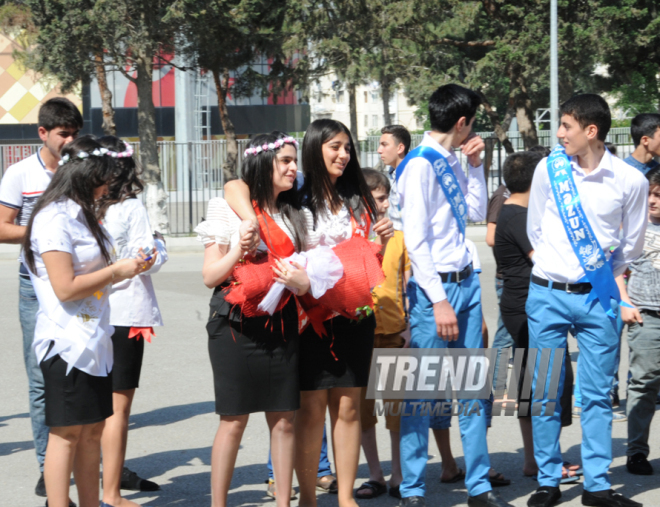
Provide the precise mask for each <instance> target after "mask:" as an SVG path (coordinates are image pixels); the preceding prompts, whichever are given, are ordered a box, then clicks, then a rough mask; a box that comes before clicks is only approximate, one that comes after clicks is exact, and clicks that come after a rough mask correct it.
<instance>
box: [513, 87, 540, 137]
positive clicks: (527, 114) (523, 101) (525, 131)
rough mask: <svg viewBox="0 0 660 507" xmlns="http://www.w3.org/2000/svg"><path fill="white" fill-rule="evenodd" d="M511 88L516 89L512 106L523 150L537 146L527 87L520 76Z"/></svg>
mask: <svg viewBox="0 0 660 507" xmlns="http://www.w3.org/2000/svg"><path fill="white" fill-rule="evenodd" d="M511 85H512V86H514V87H515V88H516V89H515V91H514V96H513V106H514V107H515V109H516V119H517V120H518V131H519V132H520V137H522V140H523V144H524V146H525V149H526V150H528V149H530V148H531V147H532V146H537V145H538V144H539V138H538V136H537V135H536V125H535V124H534V114H533V113H532V100H531V99H530V98H529V95H528V94H527V87H526V86H525V81H524V79H523V77H522V76H521V75H518V76H517V79H516V80H515V82H513V81H512V83H511Z"/></svg>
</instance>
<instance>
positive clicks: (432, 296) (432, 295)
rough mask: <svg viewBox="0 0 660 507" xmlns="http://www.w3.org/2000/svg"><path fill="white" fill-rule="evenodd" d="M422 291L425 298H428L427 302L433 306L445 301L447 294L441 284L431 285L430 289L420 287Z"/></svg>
mask: <svg viewBox="0 0 660 507" xmlns="http://www.w3.org/2000/svg"><path fill="white" fill-rule="evenodd" d="M422 290H423V291H424V292H425V293H426V297H427V298H429V301H430V302H431V303H433V304H436V303H440V302H441V301H444V300H445V299H447V293H446V292H445V288H444V287H443V286H442V282H440V283H439V284H438V283H433V284H432V285H431V286H430V287H422Z"/></svg>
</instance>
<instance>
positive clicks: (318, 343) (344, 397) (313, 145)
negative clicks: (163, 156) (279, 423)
mask: <svg viewBox="0 0 660 507" xmlns="http://www.w3.org/2000/svg"><path fill="white" fill-rule="evenodd" d="M303 172H304V176H305V182H304V185H303V188H302V195H303V203H304V205H305V206H306V207H307V208H308V209H309V210H310V211H311V213H312V216H313V217H314V224H313V230H314V231H315V232H316V233H317V234H318V235H319V236H320V239H319V241H320V245H325V246H330V247H333V246H335V245H338V244H340V243H342V242H344V241H347V240H349V239H351V237H353V236H356V235H357V236H363V237H365V238H368V237H369V236H370V230H371V229H373V232H374V233H376V234H378V235H381V236H383V237H386V238H389V237H391V236H392V235H393V234H394V229H393V227H392V222H391V221H390V220H389V219H387V218H384V219H382V220H380V221H379V222H377V223H376V222H375V216H376V204H375V203H374V200H373V197H372V196H371V192H370V191H369V188H368V186H367V184H366V182H365V181H364V176H363V175H362V171H361V170H360V164H359V162H358V160H357V153H356V151H355V146H354V144H353V140H352V139H351V135H350V132H349V131H348V129H347V128H346V126H345V125H344V124H342V123H340V122H338V121H335V120H325V119H324V120H317V121H315V122H313V123H312V124H311V125H310V126H309V128H308V129H307V132H306V133H305V138H304V140H303ZM236 187H237V185H234V188H233V189H232V188H231V187H229V188H228V189H231V190H234V192H232V194H233V196H231V197H234V198H236V199H235V200H236V201H238V202H237V203H236V204H235V205H236V207H237V208H240V209H241V211H239V212H240V213H245V214H244V215H243V216H246V217H247V216H248V214H247V211H249V210H247V209H246V208H247V207H246V206H245V204H244V203H243V204H242V205H241V200H242V201H244V200H245V199H244V196H242V197H241V190H240V188H236ZM231 197H230V195H227V198H228V199H230V198H231ZM237 197H238V198H237ZM232 204H233V201H232ZM325 328H326V331H327V336H326V337H321V336H319V335H318V334H317V333H316V332H315V331H314V329H313V328H311V327H310V328H308V329H307V330H306V331H305V332H304V333H303V334H302V335H301V337H300V361H299V362H300V370H299V373H300V389H301V407H300V410H299V411H298V414H297V415H296V462H295V466H296V475H297V476H298V483H299V484H300V505H301V506H305V507H309V506H315V505H316V492H315V488H316V475H317V466H318V461H319V455H320V452H321V441H322V438H323V426H324V422H325V412H326V410H327V409H329V411H330V420H331V425H332V437H333V438H332V441H333V449H334V456H335V466H336V470H337V486H338V501H339V505H340V506H341V507H354V506H356V505H357V504H356V502H355V500H354V499H353V484H354V482H355V478H356V476H357V466H358V460H359V453H360V432H361V428H360V419H359V414H360V407H359V400H360V390H361V388H362V387H365V386H366V385H367V383H368V377H369V363H370V361H371V351H372V348H373V340H374V329H375V320H374V318H373V315H372V316H371V317H368V318H365V319H363V320H361V321H359V322H356V321H354V320H351V319H348V318H346V317H342V316H337V317H334V318H332V319H330V320H327V321H326V322H325ZM339 442H341V444H340V445H335V444H338V443H339ZM276 480H277V478H276ZM278 489H279V484H278ZM284 491H287V490H286V489H285V490H284Z"/></svg>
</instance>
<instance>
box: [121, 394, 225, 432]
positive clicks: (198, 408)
mask: <svg viewBox="0 0 660 507" xmlns="http://www.w3.org/2000/svg"><path fill="white" fill-rule="evenodd" d="M213 412H215V403H214V402H212V401H201V402H198V403H190V404H188V405H174V406H171V407H163V408H158V409H156V410H152V411H151V412H143V413H141V414H135V415H131V419H130V423H129V429H131V430H133V429H137V428H143V427H145V426H166V425H168V424H172V423H177V422H180V421H185V420H186V419H190V418H191V417H196V416H198V415H202V414H211V413H213Z"/></svg>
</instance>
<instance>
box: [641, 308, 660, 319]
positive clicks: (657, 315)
mask: <svg viewBox="0 0 660 507" xmlns="http://www.w3.org/2000/svg"><path fill="white" fill-rule="evenodd" d="M639 313H645V314H647V315H652V316H653V317H656V318H657V317H660V312H658V311H655V310H647V309H646V308H642V309H641V310H640V311H639Z"/></svg>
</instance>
